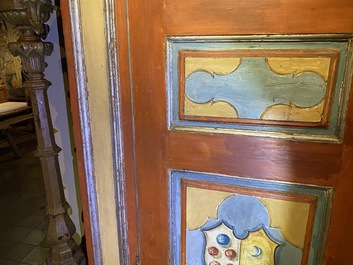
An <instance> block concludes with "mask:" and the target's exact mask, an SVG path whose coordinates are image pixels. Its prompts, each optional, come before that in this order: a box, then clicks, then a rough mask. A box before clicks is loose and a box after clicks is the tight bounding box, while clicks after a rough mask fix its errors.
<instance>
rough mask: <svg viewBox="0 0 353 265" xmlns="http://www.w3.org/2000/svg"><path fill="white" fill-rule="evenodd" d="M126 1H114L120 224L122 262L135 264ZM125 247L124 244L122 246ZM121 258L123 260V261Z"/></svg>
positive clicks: (134, 210)
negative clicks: (122, 185) (121, 158)
mask: <svg viewBox="0 0 353 265" xmlns="http://www.w3.org/2000/svg"><path fill="white" fill-rule="evenodd" d="M126 8H127V7H126V2H125V1H116V6H115V10H116V14H119V15H118V16H117V17H116V28H117V29H118V32H117V35H118V38H117V49H118V50H117V58H118V75H119V88H120V102H121V107H120V108H121V121H122V124H123V126H122V136H123V143H122V145H123V147H124V149H123V150H124V154H123V156H124V171H125V172H124V173H125V180H124V181H125V197H126V199H125V200H126V205H125V210H126V221H127V223H122V224H120V226H127V228H125V229H126V230H127V237H128V238H126V239H125V240H127V242H128V251H129V256H128V257H127V256H125V257H122V260H123V264H136V263H137V257H138V255H139V250H138V248H139V247H138V244H139V243H138V235H137V216H136V207H137V205H136V190H135V175H134V166H135V163H134V144H133V139H134V134H133V124H132V111H133V110H132V108H131V106H132V98H131V94H130V92H131V91H130V85H131V84H130V62H129V42H128V34H129V33H128V30H127V29H128V26H127V16H126V15H127V12H126ZM124 247H126V246H124ZM124 262H125V263H124Z"/></svg>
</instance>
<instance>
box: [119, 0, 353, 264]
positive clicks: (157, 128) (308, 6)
mask: <svg viewBox="0 0 353 265" xmlns="http://www.w3.org/2000/svg"><path fill="white" fill-rule="evenodd" d="M352 13H353V2H351V1H349V0H340V1H334V2H333V1H328V0H324V1H322V0H321V1H318V0H314V1H297V0H296V1H294V0H287V1H278V0H269V1H258V0H255V1H234V0H232V1H230V0H225V1H218V2H217V1H211V0H203V1H201V0H188V1H185V0H179V1H174V0H166V1H163V0H155V1H148V2H146V1H141V0H131V1H129V7H128V21H129V37H130V63H131V64H130V67H131V80H132V83H131V84H128V83H129V82H127V81H125V85H123V86H122V90H123V93H124V94H126V95H127V94H128V93H129V92H128V91H129V90H130V88H129V87H128V86H129V85H131V88H132V97H133V108H132V109H130V110H125V111H126V112H125V113H129V112H130V111H131V113H133V119H134V138H135V142H134V144H135V154H136V156H135V163H136V172H135V174H136V188H137V193H138V226H137V229H138V231H139V239H140V254H141V263H142V264H161V265H165V264H169V253H168V244H169V241H168V240H169V238H168V229H169V227H168V169H185V170H196V171H203V172H214V173H223V174H229V175H236V176H244V177H255V178H264V179H271V180H282V181H288V182H295V183H303V184H318V185H327V186H332V187H334V188H335V196H334V201H333V206H332V216H331V221H330V226H329V231H328V241H327V247H326V250H325V258H324V260H325V262H324V264H327V265H337V264H340V265H341V264H342V265H345V264H347V265H348V264H352V263H353V256H350V255H349V254H348V253H350V249H351V248H352V247H353V241H352V240H351V237H352V234H351V231H352V229H351V228H350V226H351V224H352V223H353V214H352V213H351V212H350V211H349V209H352V208H353V199H352V196H350V191H351V190H352V188H353V181H352V180H351V177H352V172H353V101H352V100H351V102H350V106H349V113H348V117H347V123H346V134H345V141H344V143H343V144H332V143H309V142H291V141H287V140H276V139H269V138H261V137H246V136H236V135H223V134H217V135H214V134H205V133H195V132H193V133H188V132H170V131H168V130H167V118H166V117H167V115H166V110H167V106H166V97H167V96H166V81H165V75H166V72H165V69H166V63H165V61H166V58H165V54H166V53H165V37H166V36H171V35H198V36H202V35H223V34H232V35H239V34H264V33H265V34H275V33H280V34H293V33H296V34H298V33H310V34H315V33H349V32H353V20H352ZM119 25H124V22H123V21H120V20H119V21H118V28H119ZM124 34H125V33H124ZM124 40H126V38H125V37H123V41H124ZM124 49H126V47H125V48H124ZM120 63H121V64H122V65H125V64H129V60H128V58H126V57H125V58H121V61H120ZM123 75H124V76H125V77H126V73H124V74H123ZM123 100H129V98H128V96H126V97H125V99H123ZM124 104H125V108H127V109H128V108H129V106H128V103H127V102H125V103H124ZM128 126H129V125H128ZM127 137H128V139H127V138H126V141H127V143H129V144H130V146H131V143H130V141H131V138H130V136H127ZM130 199H131V198H130ZM131 240H134V239H131Z"/></svg>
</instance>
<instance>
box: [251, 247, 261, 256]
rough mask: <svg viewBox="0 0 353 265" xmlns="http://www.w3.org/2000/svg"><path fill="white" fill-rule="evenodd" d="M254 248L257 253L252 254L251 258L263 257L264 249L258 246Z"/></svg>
mask: <svg viewBox="0 0 353 265" xmlns="http://www.w3.org/2000/svg"><path fill="white" fill-rule="evenodd" d="M254 248H255V249H256V253H255V254H251V256H253V257H254V258H258V257H260V256H261V255H262V249H261V248H260V247H258V246H254Z"/></svg>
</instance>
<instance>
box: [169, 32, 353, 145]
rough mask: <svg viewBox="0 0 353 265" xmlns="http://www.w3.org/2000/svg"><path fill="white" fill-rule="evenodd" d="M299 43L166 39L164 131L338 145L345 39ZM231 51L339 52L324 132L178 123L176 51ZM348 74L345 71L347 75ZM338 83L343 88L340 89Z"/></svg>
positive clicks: (346, 54)
mask: <svg viewBox="0 0 353 265" xmlns="http://www.w3.org/2000/svg"><path fill="white" fill-rule="evenodd" d="M317 38H318V39H317V40H312V39H310V40H306V39H305V38H304V39H303V40H298V39H295V40H294V39H290V38H284V37H283V39H280V38H279V39H277V40H276V41H273V40H271V39H267V38H265V37H261V36H257V38H256V37H253V38H252V39H251V40H246V39H242V38H240V39H238V38H235V37H234V38H232V37H224V38H219V37H218V38H217V37H208V38H201V37H200V38H197V37H194V38H187V37H185V38H183V37H173V38H172V37H171V38H167V40H166V46H167V54H166V58H167V76H166V79H167V95H168V100H167V101H168V128H169V130H191V131H202V132H212V133H215V132H218V133H231V134H243V135H244V134H245V135H259V136H273V137H278V138H289V139H303V140H313V141H329V142H341V141H342V139H343V131H344V130H343V128H344V117H345V112H346V104H347V100H348V93H349V86H350V80H351V77H350V76H348V77H347V76H345V71H346V70H345V69H346V68H347V67H351V66H350V61H351V54H350V51H349V50H350V49H349V48H350V46H349V39H347V38H345V39H339V38H338V39H336V40H334V41H333V40H332V39H330V40H327V41H325V40H323V38H322V37H321V38H319V37H317ZM234 49H250V50H251V49H336V50H338V51H339V53H340V56H339V63H338V72H337V77H336V84H335V87H334V97H333V100H332V109H331V114H330V117H329V126H328V127H327V128H319V127H316V128H315V127H314V128H309V127H308V128H300V127H283V126H272V125H271V126H264V125H260V126H259V125H244V124H225V123H217V122H204V121H188V120H180V119H179V117H178V112H179V104H178V102H179V99H178V97H179V95H178V92H179V74H178V69H179V68H178V58H179V54H178V53H179V51H182V50H188V51H202V50H209V51H217V50H234ZM347 72H349V71H347ZM342 83H343V84H344V85H343V86H342Z"/></svg>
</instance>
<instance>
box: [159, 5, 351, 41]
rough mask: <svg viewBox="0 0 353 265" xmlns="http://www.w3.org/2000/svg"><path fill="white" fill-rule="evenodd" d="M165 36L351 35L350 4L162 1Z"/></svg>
mask: <svg viewBox="0 0 353 265" xmlns="http://www.w3.org/2000/svg"><path fill="white" fill-rule="evenodd" d="M165 2H166V3H165V10H166V18H167V19H166V23H165V25H166V34H167V35H206V34H207V35H224V34H261V33H262V34H281V33H282V34H294V33H297V34H301V33H351V32H353V25H352V16H351V14H352V13H353V7H352V3H351V1H350V0H338V1H334V2H333V1H332V0H322V1H305V0H299V1H298V0H286V1H281V0H266V1H263V0H255V1H248V0H224V1H213V0H194V1H189V0H179V1H174V0H166V1H165Z"/></svg>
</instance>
